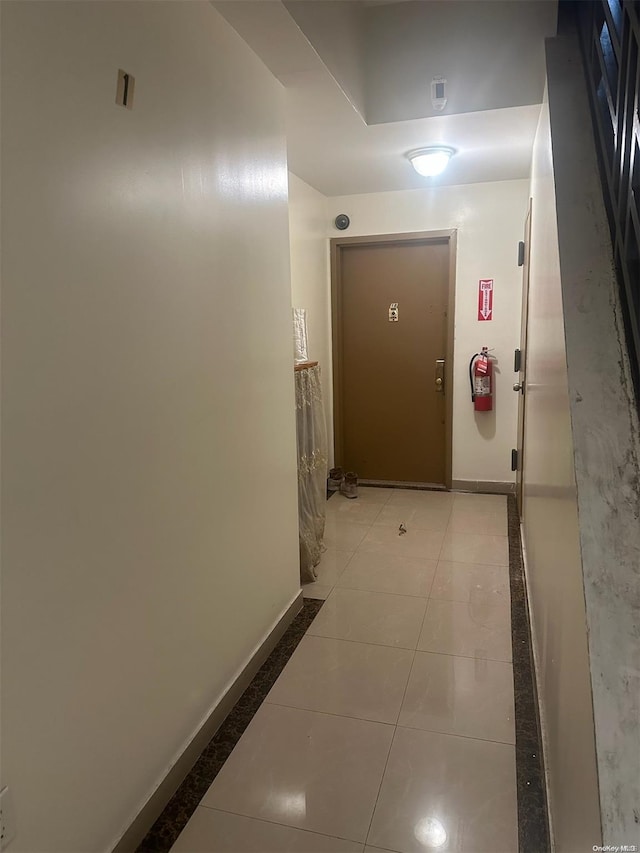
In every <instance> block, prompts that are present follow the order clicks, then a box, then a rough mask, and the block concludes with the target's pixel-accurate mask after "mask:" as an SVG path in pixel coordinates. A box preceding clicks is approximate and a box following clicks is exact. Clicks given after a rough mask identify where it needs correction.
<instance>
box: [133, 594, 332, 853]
mask: <svg viewBox="0 0 640 853" xmlns="http://www.w3.org/2000/svg"><path fill="white" fill-rule="evenodd" d="M323 604H324V601H319V600H317V599H315V598H313V599H310V598H306V599H305V600H304V605H303V608H302V610H301V611H300V613H298V615H297V616H296V617H295V619H294V620H293V622H292V623H291V625H289V627H288V628H287V630H286V631H285V633H284V634H283V636H282V639H281V640H280V642H279V643H278V645H277V646H276V647H275V649H274V650H273V651H272V652H271V654H270V655H269V657H268V658H267V660H266V661H265V662H264V664H263V665H262V666H261V667H260V669H259V670H258V672H257V673H256V675H255V677H254V679H253V681H252V682H251V684H250V685H249V686H248V687H247V689H246V690H245V691H244V693H243V694H242V696H241V697H240V699H239V700H238V702H237V703H236V705H235V706H234V708H233V711H231V713H230V714H229V716H228V717H227V719H226V720H225V721H224V723H223V724H222V725H221V726H220V728H219V729H218V731H217V732H216V734H215V735H214V736H213V738H212V739H211V740H210V741H209V745H208V746H207V747H206V748H205V749H204V751H203V753H202V755H201V756H200V758H199V759H198V760H197V761H196V763H195V764H194V766H193V768H192V769H191V771H190V773H189V775H188V776H187V778H186V779H185V780H184V782H183V783H182V784H181V785H180V787H179V788H178V790H177V791H176V792H175V794H174V795H173V797H172V798H171V799H170V800H169V802H168V803H167V806H166V808H165V810H164V811H163V812H162V814H161V815H160V817H159V818H158V820H157V821H156V822H155V823H154V825H153V826H152V827H151V829H150V830H149V832H148V833H147V835H146V836H145V838H144V839H143V841H142V843H141V844H140V846H139V847H138V853H167V851H169V850H170V849H171V847H172V846H173V844H175V842H176V840H177V838H178V836H179V835H180V833H181V832H182V830H183V829H184V828H185V826H186V825H187V822H188V821H189V819H190V818H191V816H192V814H193V813H194V812H195V810H196V808H197V807H198V805H199V804H200V800H202V798H203V797H204V795H205V794H206V792H207V791H208V790H209V788H210V787H211V783H212V782H213V780H214V779H215V778H216V776H217V775H218V773H219V772H220V770H221V769H222V765H223V764H224V763H225V761H226V760H227V758H228V757H229V756H230V755H231V751H232V750H233V748H234V746H235V745H236V744H237V743H238V741H239V740H240V738H241V736H242V734H243V732H244V730H245V729H246V728H247V726H248V725H249V723H250V722H251V720H252V718H253V715H254V714H255V713H256V711H257V710H258V708H259V707H260V705H261V704H262V702H263V701H264V699H265V698H266V695H267V693H268V692H269V691H270V690H271V688H272V687H273V685H274V684H275V682H276V680H277V678H278V676H279V675H280V673H281V672H282V670H283V669H284V668H285V666H286V663H287V661H288V660H289V658H290V657H291V655H292V654H293V653H294V651H295V649H296V646H297V645H298V643H299V642H300V640H301V639H302V638H303V636H304V635H305V633H306V631H307V628H308V627H309V625H311V623H312V622H313V620H314V618H315V616H316V614H317V613H318V611H319V610H320V608H321V607H322V605H323Z"/></svg>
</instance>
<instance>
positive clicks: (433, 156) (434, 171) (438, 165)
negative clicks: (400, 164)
mask: <svg viewBox="0 0 640 853" xmlns="http://www.w3.org/2000/svg"><path fill="white" fill-rule="evenodd" d="M455 153H456V152H455V148H449V147H448V146H447V145H429V146H428V147H427V148H416V149H415V150H414V151H409V153H408V154H407V157H408V158H409V160H410V161H411V165H412V166H413V168H414V169H415V170H416V172H417V173H418V174H419V175H422V176H423V177H425V178H431V177H433V176H434V175H440V174H441V173H442V172H444V170H445V169H446V168H447V165H448V163H449V160H450V159H451V158H452V157H453V155H454V154H455Z"/></svg>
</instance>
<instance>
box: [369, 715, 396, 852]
mask: <svg viewBox="0 0 640 853" xmlns="http://www.w3.org/2000/svg"><path fill="white" fill-rule="evenodd" d="M397 732H398V727H397V726H394V727H393V737H392V738H391V743H390V744H389V751H388V752H387V759H386V761H385V762H384V767H383V769H382V776H381V777H380V784H379V785H378V792H377V794H376V799H375V802H374V804H373V809H372V810H371V820H370V821H369V826H368V828H367V833H366V835H365V837H364V846H365V847H366V846H367V845H368V842H369V835H370V834H371V827H372V826H373V819H374V817H375V814H376V809H377V808H378V801H379V799H380V791H381V790H382V785H383V783H384V777H385V774H386V772H387V767H388V766H389V758H390V757H391V750H392V749H393V744H394V743H395V740H396V734H397Z"/></svg>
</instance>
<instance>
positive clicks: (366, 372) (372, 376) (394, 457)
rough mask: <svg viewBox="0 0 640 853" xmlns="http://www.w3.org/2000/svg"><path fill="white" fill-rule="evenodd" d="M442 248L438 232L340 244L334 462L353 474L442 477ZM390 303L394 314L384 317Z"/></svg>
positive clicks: (445, 254)
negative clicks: (415, 238) (425, 236)
mask: <svg viewBox="0 0 640 853" xmlns="http://www.w3.org/2000/svg"><path fill="white" fill-rule="evenodd" d="M449 255H450V245H449V241H448V240H447V239H442V240H437V241H433V240H421V241H412V242H379V243H372V244H358V243H354V244H348V245H344V246H342V247H341V250H340V253H339V258H340V261H339V267H340V269H339V276H338V278H339V287H338V289H337V294H336V295H337V305H336V313H337V320H338V323H339V324H340V334H339V336H338V340H339V346H338V347H337V352H336V356H337V360H338V369H339V372H340V380H341V381H340V382H339V383H338V386H339V394H340V400H339V404H338V406H337V410H338V412H339V422H338V423H337V424H336V426H337V431H338V433H339V434H340V435H339V439H341V440H339V441H338V442H337V446H338V447H339V448H341V453H339V461H340V464H342V465H343V466H344V467H345V468H346V469H347V470H350V471H355V472H356V473H357V474H358V476H359V477H360V478H361V479H367V480H388V481H391V480H395V481H401V482H415V483H432V484H438V485H445V484H447V482H448V480H449V479H450V472H449V471H448V470H447V469H448V460H447V424H446V421H447V417H446V413H447V397H446V395H447V393H450V389H448V388H447V387H446V381H445V371H444V370H442V362H444V361H445V359H446V358H447V336H448V326H449V322H448V301H449ZM394 303H397V305H398V320H397V322H394V321H390V318H389V312H390V306H391V305H392V304H394ZM439 360H440V361H441V367H440V369H439V368H438V365H437V362H438V361H439ZM439 370H440V372H439V375H440V378H441V380H442V382H441V384H437V383H436V379H437V377H438V371H439ZM448 372H449V371H448V370H447V371H446V373H447V374H448Z"/></svg>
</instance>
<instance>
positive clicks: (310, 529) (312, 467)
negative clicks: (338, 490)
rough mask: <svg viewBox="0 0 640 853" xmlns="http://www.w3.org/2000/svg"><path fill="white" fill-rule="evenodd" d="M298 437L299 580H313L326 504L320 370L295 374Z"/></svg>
mask: <svg viewBox="0 0 640 853" xmlns="http://www.w3.org/2000/svg"><path fill="white" fill-rule="evenodd" d="M295 383H296V426H297V436H298V519H299V528H300V580H301V581H302V582H303V583H308V582H310V581H314V580H316V578H317V576H318V575H317V572H316V570H315V567H316V566H317V565H318V563H319V562H320V556H321V554H322V551H323V547H324V546H323V544H322V538H323V536H324V522H325V512H326V503H327V428H326V424H325V419H324V407H323V404H322V389H321V386H320V368H319V367H309V368H305V369H304V370H297V371H296V372H295Z"/></svg>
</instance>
